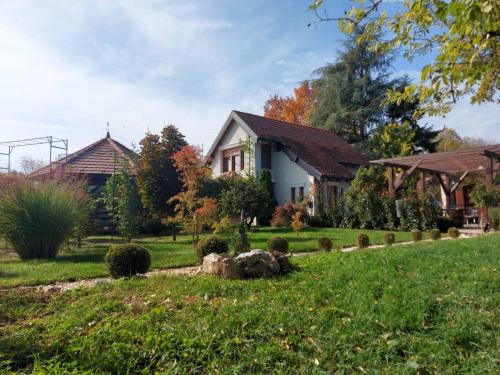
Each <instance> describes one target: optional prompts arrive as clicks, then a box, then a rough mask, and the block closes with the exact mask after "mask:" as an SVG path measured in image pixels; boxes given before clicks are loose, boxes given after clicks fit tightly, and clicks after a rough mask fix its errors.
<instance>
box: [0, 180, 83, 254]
mask: <svg viewBox="0 0 500 375" xmlns="http://www.w3.org/2000/svg"><path fill="white" fill-rule="evenodd" d="M81 211H82V206H81V199H79V196H78V195H77V194H76V193H75V191H74V190H72V189H71V188H69V187H68V186H66V185H61V184H56V183H50V182H48V183H38V184H34V183H29V182H25V183H22V184H19V185H14V186H12V187H10V188H9V189H8V190H7V191H5V192H4V193H3V195H2V196H0V235H1V236H3V237H4V238H5V239H6V240H7V242H9V243H10V244H11V246H12V247H13V248H14V250H15V251H16V252H17V254H18V255H19V256H20V257H21V258H22V259H33V258H54V257H55V256H56V255H57V252H58V250H59V248H60V247H61V245H62V244H63V242H64V241H65V240H66V239H68V238H69V237H70V236H71V234H72V233H73V231H74V229H75V227H76V226H77V225H78V223H79V222H80V220H82V213H81Z"/></svg>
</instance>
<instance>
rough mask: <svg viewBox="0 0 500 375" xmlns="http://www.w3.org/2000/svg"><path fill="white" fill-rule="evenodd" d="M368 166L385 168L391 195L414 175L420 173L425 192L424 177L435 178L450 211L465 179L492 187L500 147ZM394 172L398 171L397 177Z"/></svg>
mask: <svg viewBox="0 0 500 375" xmlns="http://www.w3.org/2000/svg"><path fill="white" fill-rule="evenodd" d="M370 163H372V164H378V165H384V166H386V167H387V172H388V181H389V186H388V191H389V192H390V193H395V192H397V191H398V190H399V189H401V187H402V186H403V183H404V182H405V180H406V179H407V178H408V177H409V176H410V175H412V174H413V173H419V175H420V183H419V185H420V188H421V189H425V177H426V174H427V175H434V176H436V177H437V179H438V181H439V183H440V185H441V188H442V189H443V192H444V195H445V197H446V199H445V201H444V202H443V208H444V209H445V210H449V209H450V197H451V195H452V194H453V193H454V192H455V190H456V189H457V188H458V187H459V186H460V184H461V183H462V182H463V181H464V179H465V178H466V177H467V176H469V175H472V174H473V175H474V176H477V175H478V176H482V177H483V178H484V182H485V184H486V185H487V186H491V185H493V184H494V181H495V178H496V174H497V173H498V171H499V168H500V144H496V145H491V146H478V147H472V148H467V149H463V150H457V151H448V152H436V153H432V154H419V155H412V156H404V157H397V158H391V159H380V160H373V161H371V162H370ZM396 169H397V170H398V171H399V173H397V174H396V173H395V170H396Z"/></svg>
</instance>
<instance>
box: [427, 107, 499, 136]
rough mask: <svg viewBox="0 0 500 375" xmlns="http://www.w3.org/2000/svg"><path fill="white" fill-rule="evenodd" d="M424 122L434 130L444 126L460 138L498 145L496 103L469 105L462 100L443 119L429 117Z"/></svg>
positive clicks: (497, 108)
mask: <svg viewBox="0 0 500 375" xmlns="http://www.w3.org/2000/svg"><path fill="white" fill-rule="evenodd" d="M425 120H427V121H428V122H429V124H433V125H434V128H436V129H442V128H443V127H444V126H446V127H447V128H453V129H455V130H456V131H457V132H458V133H459V134H460V135H461V136H467V137H479V138H483V139H485V140H487V141H490V142H491V143H500V107H499V106H498V104H496V103H487V104H481V105H477V104H470V102H469V98H463V99H462V100H460V101H458V102H457V103H456V104H455V105H454V107H453V109H452V110H451V112H450V113H448V114H447V115H446V116H445V117H430V118H427V119H425Z"/></svg>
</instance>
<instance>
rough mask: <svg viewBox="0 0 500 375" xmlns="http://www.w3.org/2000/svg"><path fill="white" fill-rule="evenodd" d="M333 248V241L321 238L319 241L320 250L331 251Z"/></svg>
mask: <svg viewBox="0 0 500 375" xmlns="http://www.w3.org/2000/svg"><path fill="white" fill-rule="evenodd" d="M332 247H333V244H332V240H330V239H329V238H328V237H321V238H320V239H319V240H318V249H320V250H322V251H331V250H332Z"/></svg>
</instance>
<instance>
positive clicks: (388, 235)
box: [384, 232, 396, 245]
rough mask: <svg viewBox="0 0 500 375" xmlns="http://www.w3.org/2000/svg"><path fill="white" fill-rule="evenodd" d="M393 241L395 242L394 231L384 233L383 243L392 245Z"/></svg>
mask: <svg viewBox="0 0 500 375" xmlns="http://www.w3.org/2000/svg"><path fill="white" fill-rule="evenodd" d="M394 242H396V235H395V234H394V233H392V232H388V233H384V243H385V244H386V245H392V244H393V243H394Z"/></svg>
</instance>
